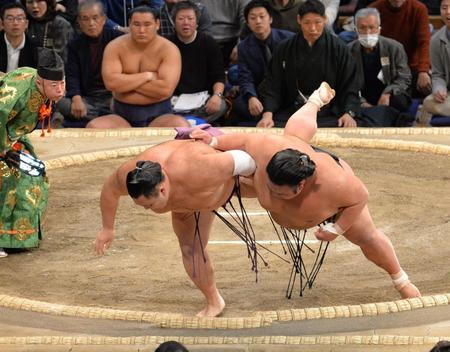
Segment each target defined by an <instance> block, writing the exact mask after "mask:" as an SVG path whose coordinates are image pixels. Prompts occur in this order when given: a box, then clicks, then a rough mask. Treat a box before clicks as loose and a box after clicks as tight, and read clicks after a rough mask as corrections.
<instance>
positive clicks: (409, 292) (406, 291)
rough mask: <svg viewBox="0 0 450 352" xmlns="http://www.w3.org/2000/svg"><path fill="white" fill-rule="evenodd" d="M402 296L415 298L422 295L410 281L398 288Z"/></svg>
mask: <svg viewBox="0 0 450 352" xmlns="http://www.w3.org/2000/svg"><path fill="white" fill-rule="evenodd" d="M398 292H399V293H400V296H402V298H415V297H420V296H422V295H421V294H420V291H419V289H418V288H417V287H416V285H414V284H413V283H412V282H410V283H409V284H407V285H405V286H404V287H402V288H401V289H400V290H398Z"/></svg>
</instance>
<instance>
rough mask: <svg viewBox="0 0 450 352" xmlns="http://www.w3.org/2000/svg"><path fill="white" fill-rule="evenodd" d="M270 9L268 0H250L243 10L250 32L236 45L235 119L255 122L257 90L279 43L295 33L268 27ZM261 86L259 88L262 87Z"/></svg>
mask: <svg viewBox="0 0 450 352" xmlns="http://www.w3.org/2000/svg"><path fill="white" fill-rule="evenodd" d="M272 13H273V8H272V6H271V5H270V3H269V2H268V1H267V0H252V1H250V2H249V3H248V4H247V6H246V7H245V9H244V15H245V20H246V22H247V26H248V27H249V28H250V31H251V33H250V34H249V35H248V36H247V37H246V38H245V39H244V40H242V41H241V42H240V43H239V46H238V82H239V95H238V96H237V97H236V98H235V99H234V101H233V115H234V116H236V118H237V119H238V122H241V121H249V120H250V121H258V120H259V119H260V118H261V114H262V112H263V109H264V107H263V102H262V101H261V100H262V98H261V96H260V92H259V91H258V89H259V86H260V84H261V83H262V82H263V80H264V77H265V75H266V72H267V69H268V66H269V62H270V60H271V59H272V53H273V52H274V51H275V49H276V47H277V46H278V44H279V43H280V42H281V41H282V40H284V39H286V38H291V37H293V36H294V33H292V32H290V31H285V30H282V29H274V28H271V24H272ZM261 88H262V87H261Z"/></svg>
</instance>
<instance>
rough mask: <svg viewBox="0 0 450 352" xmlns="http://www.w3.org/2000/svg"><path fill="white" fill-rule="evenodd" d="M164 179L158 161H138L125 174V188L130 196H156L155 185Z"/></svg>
mask: <svg viewBox="0 0 450 352" xmlns="http://www.w3.org/2000/svg"><path fill="white" fill-rule="evenodd" d="M162 181H164V174H163V172H162V169H161V165H160V164H159V163H154V162H153V161H143V160H142V161H138V162H136V168H135V169H134V170H132V171H130V172H129V173H128V174H127V190H128V194H129V195H130V196H131V198H139V197H140V196H144V197H152V196H156V186H157V185H158V184H160V183H161V182H162Z"/></svg>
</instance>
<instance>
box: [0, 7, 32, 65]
mask: <svg viewBox="0 0 450 352" xmlns="http://www.w3.org/2000/svg"><path fill="white" fill-rule="evenodd" d="M0 17H1V19H2V23H3V31H1V32H0V71H1V72H9V71H13V70H15V69H16V68H18V67H23V66H28V67H33V68H36V65H37V62H36V55H37V53H36V48H35V47H34V45H33V44H32V43H31V41H30V39H29V38H28V36H27V35H26V34H25V31H26V29H27V27H28V20H27V15H26V12H25V8H24V7H23V6H22V5H20V4H19V3H13V2H12V3H8V4H6V5H4V6H3V7H2V8H1V10H0Z"/></svg>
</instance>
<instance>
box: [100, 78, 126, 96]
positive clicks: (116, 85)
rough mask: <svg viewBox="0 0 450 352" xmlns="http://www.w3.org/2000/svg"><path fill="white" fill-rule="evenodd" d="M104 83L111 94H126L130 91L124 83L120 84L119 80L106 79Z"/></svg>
mask: <svg viewBox="0 0 450 352" xmlns="http://www.w3.org/2000/svg"><path fill="white" fill-rule="evenodd" d="M103 83H104V84H105V88H106V89H108V90H109V91H110V92H115V93H126V92H127V91H128V90H127V89H126V87H125V86H124V85H123V83H122V84H120V82H119V80H117V79H105V80H104V82H103Z"/></svg>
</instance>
